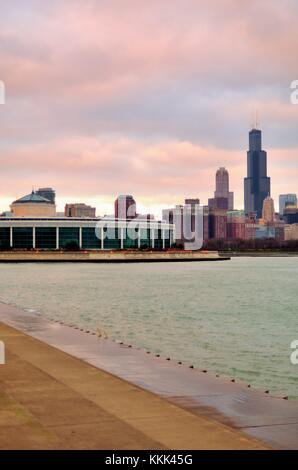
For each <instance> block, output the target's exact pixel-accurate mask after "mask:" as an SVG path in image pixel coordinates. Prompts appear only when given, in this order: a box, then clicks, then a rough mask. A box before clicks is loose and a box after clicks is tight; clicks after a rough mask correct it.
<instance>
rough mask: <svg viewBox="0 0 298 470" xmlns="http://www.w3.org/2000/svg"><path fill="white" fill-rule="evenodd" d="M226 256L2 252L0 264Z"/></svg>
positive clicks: (215, 258)
mask: <svg viewBox="0 0 298 470" xmlns="http://www.w3.org/2000/svg"><path fill="white" fill-rule="evenodd" d="M229 259H230V258H229V257H228V256H220V255H219V254H218V252H217V251H208V252H204V251H165V252H141V251H77V252H59V251H7V252H5V251H2V252H0V263H9V262H13V263H15V262H21V263H25V262H30V263H31V262H84V263H85V262H91V263H154V262H155V263H160V262H183V261H184V262H185V261H188V262H195V261H225V260H229Z"/></svg>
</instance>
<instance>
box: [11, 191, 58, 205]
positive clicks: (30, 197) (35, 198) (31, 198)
mask: <svg viewBox="0 0 298 470" xmlns="http://www.w3.org/2000/svg"><path fill="white" fill-rule="evenodd" d="M26 203H30V204H32V203H33V204H53V203H52V201H49V200H48V199H46V198H45V197H42V196H39V195H38V194H36V193H35V192H34V191H32V193H31V194H27V196H23V197H21V198H20V199H17V200H16V201H14V202H13V204H26Z"/></svg>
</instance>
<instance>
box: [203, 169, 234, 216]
mask: <svg viewBox="0 0 298 470" xmlns="http://www.w3.org/2000/svg"><path fill="white" fill-rule="evenodd" d="M215 181H216V187H215V192H214V198H212V199H209V201H208V205H209V207H210V208H211V209H221V210H233V209H234V193H233V192H230V190H229V186H230V183H229V173H228V171H227V170H226V168H224V167H221V168H219V169H218V170H217V172H216V177H215Z"/></svg>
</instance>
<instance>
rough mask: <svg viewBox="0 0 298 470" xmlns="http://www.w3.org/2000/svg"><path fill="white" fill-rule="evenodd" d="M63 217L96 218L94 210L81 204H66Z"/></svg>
mask: <svg viewBox="0 0 298 470" xmlns="http://www.w3.org/2000/svg"><path fill="white" fill-rule="evenodd" d="M64 215H65V217H88V218H95V217H96V208H95V207H91V206H87V205H86V204H83V203H76V204H66V206H65V209H64Z"/></svg>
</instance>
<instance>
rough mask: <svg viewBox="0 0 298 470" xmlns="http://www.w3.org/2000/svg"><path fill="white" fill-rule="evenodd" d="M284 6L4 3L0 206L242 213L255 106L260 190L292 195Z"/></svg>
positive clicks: (258, 0) (77, 0)
mask: <svg viewBox="0 0 298 470" xmlns="http://www.w3.org/2000/svg"><path fill="white" fill-rule="evenodd" d="M297 21H298V3H297V0H283V1H280V0H250V1H245V2H240V1H239V0H209V1H208V2H206V1H203V0H202V1H201V0H26V2H24V1H23V0H10V1H9V2H5V4H4V5H3V4H1V17H0V80H3V81H4V82H5V84H6V104H5V105H4V106H0V139H1V140H0V159H1V172H0V178H1V185H0V210H5V209H7V207H8V205H9V203H10V202H11V201H12V200H13V199H15V198H16V197H20V196H22V195H24V194H27V193H28V192H30V191H31V189H32V187H35V188H38V187H39V186H52V187H54V188H55V189H56V191H57V196H58V208H59V209H62V208H63V206H64V204H65V202H66V201H67V202H84V201H85V202H87V203H91V204H94V205H96V206H97V208H98V213H99V214H104V213H111V212H112V203H113V201H114V199H115V196H116V195H117V194H120V193H121V194H123V193H124V194H125V193H128V194H133V195H134V196H135V198H136V200H137V202H138V206H139V209H140V210H141V211H144V210H145V208H146V209H147V210H148V211H154V212H158V211H159V210H160V208H161V207H168V206H171V205H172V204H178V203H181V202H183V200H184V198H185V197H200V198H201V200H202V202H204V203H205V202H206V201H207V198H208V197H210V196H212V192H213V191H214V174H215V171H216V169H217V168H218V167H219V166H225V167H226V168H228V170H229V172H230V180H231V189H232V190H234V191H235V193H236V205H237V206H238V207H239V208H241V207H243V177H244V176H245V173H246V150H247V141H248V135H247V134H248V131H249V128H250V126H251V124H252V122H253V117H254V115H255V111H256V110H258V113H259V116H260V118H259V119H260V123H261V128H262V129H263V143H264V147H265V149H266V150H267V151H268V169H269V175H270V176H271V177H272V194H273V196H274V197H275V198H277V196H278V194H279V193H282V192H296V191H297V192H298V132H297V125H298V106H294V105H292V104H291V102H290V93H291V91H290V83H291V82H292V81H293V80H295V79H298V67H297V54H298V34H297Z"/></svg>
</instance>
